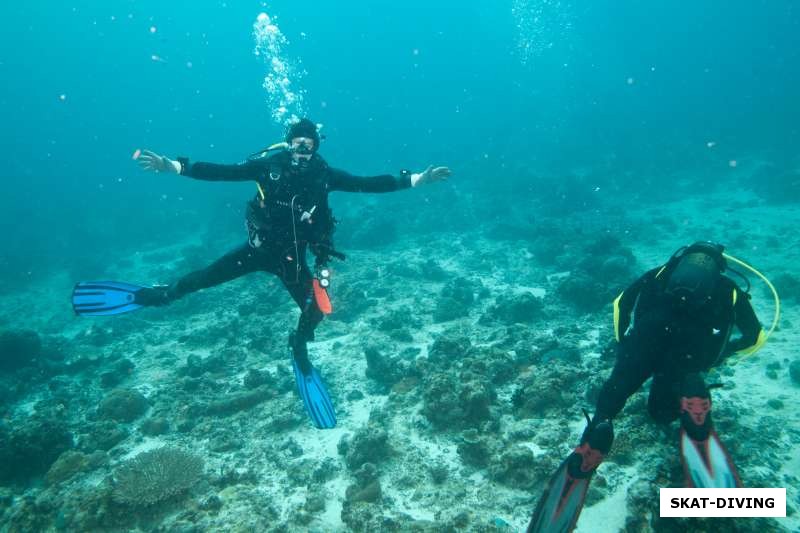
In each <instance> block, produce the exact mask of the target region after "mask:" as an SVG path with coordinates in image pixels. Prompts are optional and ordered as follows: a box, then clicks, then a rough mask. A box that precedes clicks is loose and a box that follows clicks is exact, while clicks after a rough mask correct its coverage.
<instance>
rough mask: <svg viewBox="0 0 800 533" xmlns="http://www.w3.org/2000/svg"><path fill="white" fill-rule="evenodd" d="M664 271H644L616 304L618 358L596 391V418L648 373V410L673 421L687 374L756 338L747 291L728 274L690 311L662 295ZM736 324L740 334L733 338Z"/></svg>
mask: <svg viewBox="0 0 800 533" xmlns="http://www.w3.org/2000/svg"><path fill="white" fill-rule="evenodd" d="M663 271H664V268H656V269H653V270H651V271H649V272H647V273H646V274H644V275H643V276H642V277H641V278H639V279H638V280H637V281H636V282H635V283H633V284H632V285H631V286H630V287H628V289H626V290H625V291H624V292H623V293H622V294H621V295H620V296H619V298H617V300H616V301H615V302H614V305H615V313H614V318H615V323H614V329H615V334H616V336H617V341H618V343H617V361H616V365H615V366H614V370H613V372H612V373H611V377H610V378H609V379H608V381H606V383H605V384H604V385H603V388H602V390H601V392H600V398H599V400H598V402H597V410H596V413H595V420H604V419H605V420H611V419H612V418H614V417H615V416H616V415H617V413H619V412H620V410H622V408H623V406H624V405H625V402H626V401H627V399H628V398H629V397H630V396H631V395H632V394H633V393H635V392H636V391H637V390H639V388H640V387H641V386H642V384H644V382H645V381H646V380H647V379H648V378H649V377H651V376H652V377H653V382H652V385H651V388H650V397H649V400H648V410H649V412H650V414H651V415H652V416H653V417H654V418H655V419H656V420H657V421H659V422H670V421H672V420H675V419H676V418H678V417H679V416H680V396H681V388H682V386H683V385H684V381H685V380H686V378H687V376H690V375H694V374H697V373H699V372H703V371H706V370H708V369H709V368H711V367H712V366H714V365H716V364H719V363H720V362H721V361H722V360H724V358H725V357H727V356H728V355H730V354H732V353H734V352H736V351H739V350H744V349H746V348H749V347H751V346H754V345H755V344H756V343H757V342H758V340H759V334H760V333H761V325H760V324H759V322H758V318H756V315H755V312H754V311H753V308H752V306H751V305H750V300H749V295H747V294H746V293H745V292H744V291H741V290H740V289H738V287H737V286H736V284H735V283H734V282H733V281H732V280H731V279H730V278H728V277H726V276H720V277H719V281H718V283H717V285H716V287H715V290H714V296H713V297H712V299H711V302H710V303H708V304H707V305H706V306H705V307H704V308H703V309H702V310H701V311H699V312H695V313H688V312H687V311H686V310H685V309H684V308H681V307H680V306H678V305H676V303H675V302H674V300H673V299H672V297H671V296H669V295H668V294H666V293H665V290H664V288H665V283H666V282H665V279H664V278H666V277H667V276H666V273H664V272H663ZM631 314H633V325H632V327H630V329H629V326H630V325H631ZM734 328H737V329H738V330H739V332H740V333H741V336H739V337H738V338H736V339H735V340H731V335H732V333H733V330H734Z"/></svg>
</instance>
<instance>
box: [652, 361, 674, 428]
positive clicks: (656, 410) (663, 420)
mask: <svg viewBox="0 0 800 533" xmlns="http://www.w3.org/2000/svg"><path fill="white" fill-rule="evenodd" d="M681 381H682V378H681V377H676V376H670V375H667V374H663V373H656V374H654V375H653V381H652V383H651V384H650V395H649V396H648V397H647V411H648V412H649V413H650V416H652V417H653V419H654V420H655V421H656V422H658V423H659V424H669V423H670V422H672V421H674V420H675V419H677V418H678V417H679V416H680V414H681V411H680V393H681Z"/></svg>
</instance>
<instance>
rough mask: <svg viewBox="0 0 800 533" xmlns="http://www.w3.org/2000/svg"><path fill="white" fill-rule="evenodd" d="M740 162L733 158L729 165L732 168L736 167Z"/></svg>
mask: <svg viewBox="0 0 800 533" xmlns="http://www.w3.org/2000/svg"><path fill="white" fill-rule="evenodd" d="M738 164H739V163H737V162H736V160H735V159H731V160H730V161H728V166H729V167H731V168H736V165H738Z"/></svg>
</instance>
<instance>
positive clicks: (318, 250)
mask: <svg viewBox="0 0 800 533" xmlns="http://www.w3.org/2000/svg"><path fill="white" fill-rule="evenodd" d="M319 143H320V136H319V132H318V131H317V127H316V125H315V124H314V123H313V122H311V121H310V120H308V119H303V120H301V121H299V122H297V123H295V124H293V125H292V126H290V127H289V129H288V131H287V134H286V143H285V144H283V145H282V148H284V149H283V150H281V151H279V152H278V153H275V154H273V155H271V156H263V154H262V157H259V158H255V159H250V160H248V161H246V162H244V163H241V164H236V165H218V164H213V163H200V162H198V163H190V162H189V160H188V159H186V158H178V159H177V160H175V161H173V160H170V159H168V158H166V157H164V156H161V155H158V154H155V153H153V152H150V151H144V152H143V153H142V155H141V156H140V157H139V159H138V161H139V164H140V165H141V167H142V168H144V169H146V170H152V171H157V172H173V173H177V174H181V175H184V176H189V177H191V178H195V179H200V180H210V181H251V180H252V181H255V182H256V185H257V187H258V191H257V193H256V195H255V197H254V198H253V199H252V200H251V201H250V202H249V203H248V206H247V217H246V225H247V231H248V242H247V243H246V244H244V245H242V246H240V247H238V248H236V249H234V250H233V251H231V252H229V253H228V254H226V255H224V256H223V257H222V258H220V259H218V260H217V261H215V262H214V263H212V264H211V265H209V266H208V267H206V268H204V269H202V270H199V271H196V272H192V273H190V274H188V275H186V276H184V277H182V278H181V279H179V280H178V281H176V282H175V283H173V284H171V285H170V286H168V287H153V288H145V289H142V290H140V291H139V292H138V293H137V294H136V303H137V304H140V305H146V306H151V305H164V304H167V303H169V302H171V301H173V300H176V299H178V298H180V297H182V296H184V295H186V294H188V293H191V292H195V291H198V290H201V289H205V288H208V287H213V286H215V285H219V284H221V283H224V282H226V281H229V280H232V279H235V278H238V277H240V276H243V275H245V274H249V273H251V272H255V271H264V272H269V273H272V274H275V275H277V276H278V277H279V278H280V280H281V282H282V283H283V284H284V286H285V287H286V289H287V290H288V291H289V293H290V294H291V296H292V298H293V299H294V301H295V302H296V303H297V305H298V307H300V310H301V314H300V319H299V321H298V324H297V330H296V331H295V332H294V333H293V334H292V335H291V338H290V346H291V348H292V351H293V353H294V356H295V359H296V361H297V362H298V364H299V366H300V367H301V369H302V370H303V373H304V374H307V373H308V371H309V370H310V368H311V364H310V362H309V360H308V351H307V347H306V343H307V342H308V341H310V340H313V339H314V329H315V328H316V326H317V325H318V324H319V323H320V321H321V320H322V318H323V313H322V311H321V310H320V308H319V307H320V306H319V305H318V304H319V302H317V301H316V300H317V298H316V297H315V291H314V290H313V285H312V283H313V276H312V274H311V272H310V270H309V268H308V266H307V264H306V249H307V247H310V248H311V251H312V252H313V253H314V255H315V257H316V267H317V269H318V270H319V269H322V268H323V267H324V265H325V264H326V263H327V261H328V260H329V258H330V257H340V258H343V256H342V255H341V254H339V253H338V252H336V251H335V250H334V248H333V242H332V234H333V229H334V223H335V221H334V219H333V216H332V214H331V210H330V208H329V206H328V193H330V192H333V191H346V192H374V193H383V192H391V191H397V190H401V189H407V188H410V187H417V186H419V185H423V184H426V183H430V182H435V181H440V180H444V179H446V178H447V177H448V176H450V170H449V169H448V168H447V167H435V168H434V167H428V168H427V169H426V170H425V171H424V172H421V173H411V172H408V171H402V172H401V174H400V176H398V177H395V176H391V175H380V176H372V177H355V176H352V175H351V174H348V173H347V172H344V171H342V170H337V169H334V168H331V167H329V166H328V164H327V163H326V162H325V160H324V159H323V158H322V157H321V156H320V155H319V153H318V152H317V151H318V149H319Z"/></svg>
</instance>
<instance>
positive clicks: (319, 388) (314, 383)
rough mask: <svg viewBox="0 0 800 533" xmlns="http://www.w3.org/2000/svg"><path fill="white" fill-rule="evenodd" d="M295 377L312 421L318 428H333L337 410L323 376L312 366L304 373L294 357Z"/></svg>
mask: <svg viewBox="0 0 800 533" xmlns="http://www.w3.org/2000/svg"><path fill="white" fill-rule="evenodd" d="M292 366H293V367H294V378H295V380H296V381H297V391H298V392H299V393H300V397H301V398H302V399H303V405H304V406H305V408H306V413H308V416H309V417H310V418H311V421H312V422H313V423H314V425H315V426H316V427H317V428H318V429H331V428H333V427H335V426H336V412H335V411H334V410H333V403H332V402H331V397H330V395H328V390H327V389H326V388H325V384H324V383H323V382H322V376H320V375H319V372H318V371H317V369H316V368H314V367H311V372H310V373H309V374H303V372H302V371H301V370H300V366H299V365H298V364H297V360H295V358H294V357H292Z"/></svg>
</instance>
